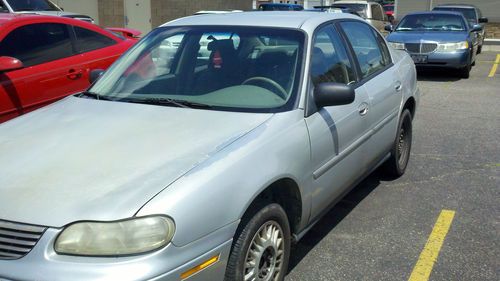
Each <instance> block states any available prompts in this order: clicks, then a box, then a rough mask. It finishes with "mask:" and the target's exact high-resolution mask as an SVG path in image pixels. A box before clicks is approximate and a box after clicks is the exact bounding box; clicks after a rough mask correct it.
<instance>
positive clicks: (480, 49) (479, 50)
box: [477, 45, 483, 54]
mask: <svg viewBox="0 0 500 281" xmlns="http://www.w3.org/2000/svg"><path fill="white" fill-rule="evenodd" d="M482 50H483V45H479V47H477V54H480V53H481V51H482Z"/></svg>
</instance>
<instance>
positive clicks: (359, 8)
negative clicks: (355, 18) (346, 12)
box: [332, 3, 368, 18]
mask: <svg viewBox="0 0 500 281" xmlns="http://www.w3.org/2000/svg"><path fill="white" fill-rule="evenodd" d="M332 7H335V8H340V9H347V8H349V9H351V10H352V11H354V12H356V13H358V14H359V15H360V16H361V17H362V18H366V17H367V16H366V9H367V7H368V5H367V4H350V3H346V4H333V5H332Z"/></svg>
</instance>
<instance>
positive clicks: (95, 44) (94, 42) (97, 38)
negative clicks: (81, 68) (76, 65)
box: [74, 26, 116, 53]
mask: <svg viewBox="0 0 500 281" xmlns="http://www.w3.org/2000/svg"><path fill="white" fill-rule="evenodd" d="M74 28H75V33H76V47H77V49H78V51H79V52H80V53H84V52H89V51H93V50H97V49H102V48H106V47H109V46H112V45H114V44H116V41H115V40H113V39H111V38H109V37H107V36H104V35H102V34H100V33H98V32H94V31H92V30H89V29H86V28H82V27H79V26H75V27H74Z"/></svg>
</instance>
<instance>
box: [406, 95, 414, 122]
mask: <svg viewBox="0 0 500 281" xmlns="http://www.w3.org/2000/svg"><path fill="white" fill-rule="evenodd" d="M405 109H408V110H410V113H411V117H412V118H413V117H414V116H415V98H413V97H410V98H409V99H408V100H407V101H406V103H405V105H404V106H403V110H405Z"/></svg>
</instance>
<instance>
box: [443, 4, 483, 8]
mask: <svg viewBox="0 0 500 281" xmlns="http://www.w3.org/2000/svg"><path fill="white" fill-rule="evenodd" d="M434 8H462V9H476V6H474V5H471V4H442V5H438V6H436V7H434Z"/></svg>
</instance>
